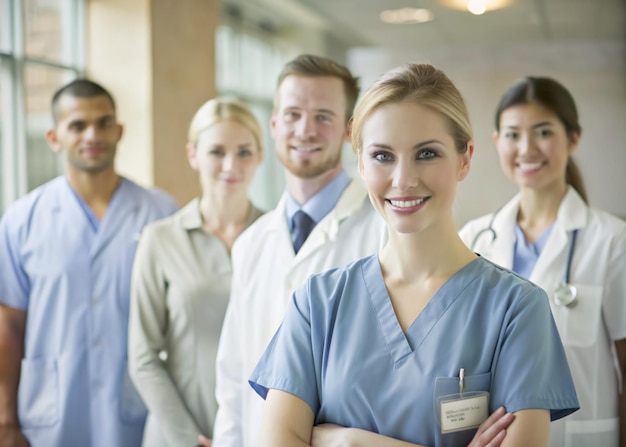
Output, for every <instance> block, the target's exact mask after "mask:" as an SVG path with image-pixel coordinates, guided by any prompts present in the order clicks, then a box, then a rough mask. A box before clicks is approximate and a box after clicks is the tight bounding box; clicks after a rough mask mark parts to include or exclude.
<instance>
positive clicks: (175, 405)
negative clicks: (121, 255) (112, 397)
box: [128, 226, 209, 446]
mask: <svg viewBox="0 0 626 447" xmlns="http://www.w3.org/2000/svg"><path fill="white" fill-rule="evenodd" d="M153 230H154V227H152V226H148V227H146V228H144V231H143V232H142V236H141V239H140V241H139V245H138V247H137V255H136V258H135V262H134V265H133V274H132V283H131V306H130V317H129V318H130V320H129V335H128V363H129V373H130V376H131V378H132V379H133V382H134V385H135V387H136V388H137V391H138V392H139V394H140V395H141V397H142V399H143V401H144V402H145V404H146V406H147V407H148V410H149V411H150V413H152V414H153V415H154V416H156V418H157V419H158V421H159V428H160V430H161V433H162V435H163V437H164V438H165V439H166V441H167V444H168V445H177V446H178V445H180V446H184V445H188V446H193V445H197V443H198V440H197V437H198V434H203V435H205V436H206V435H209V434H208V433H201V431H200V429H199V428H198V426H197V424H196V423H195V421H194V419H193V416H192V415H191V413H190V412H189V410H188V409H187V407H186V405H185V402H184V401H183V399H182V398H181V396H180V394H179V393H178V391H177V389H176V385H175V384H174V383H173V381H172V379H171V376H170V374H169V373H168V371H167V370H166V368H165V366H164V364H163V362H162V361H161V359H160V358H159V352H161V350H162V349H164V348H165V333H166V330H167V318H168V309H167V305H166V296H167V285H166V278H165V275H164V272H162V271H161V268H160V263H159V259H160V256H162V254H161V253H159V250H158V246H159V243H158V238H157V237H156V234H155V232H154V231H153Z"/></svg>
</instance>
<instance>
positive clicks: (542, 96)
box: [496, 76, 589, 204]
mask: <svg viewBox="0 0 626 447" xmlns="http://www.w3.org/2000/svg"><path fill="white" fill-rule="evenodd" d="M532 102H535V103H538V104H541V105H542V106H544V107H546V108H547V109H549V110H551V111H552V112H554V114H555V115H556V116H557V117H558V118H559V120H560V121H561V122H562V123H563V126H565V131H566V132H567V135H568V136H569V137H570V138H572V137H573V136H574V135H580V134H581V132H582V128H581V127H580V123H579V122H578V110H577V108H576V103H575V102H574V98H573V97H572V95H571V94H570V92H569V91H568V90H567V89H566V88H565V87H564V86H563V85H562V84H560V83H559V82H557V81H555V80H554V79H551V78H543V77H531V76H529V77H526V78H523V79H520V80H519V81H517V82H516V83H515V84H514V85H513V86H512V87H511V88H510V89H509V90H508V91H507V92H506V93H505V94H504V95H503V96H502V99H501V100H500V104H499V105H498V109H497V110H496V130H497V131H498V132H499V131H500V115H502V112H504V111H505V110H506V109H508V108H509V107H512V106H516V105H520V104H528V103H532ZM565 181H566V182H567V184H569V185H572V187H573V188H574V189H575V190H576V192H577V193H578V194H579V195H580V196H581V197H582V199H583V200H584V201H585V203H587V204H588V203H589V199H588V196H587V191H586V189H585V183H584V181H583V176H582V174H581V172H580V169H579V168H578V166H577V165H576V163H575V162H574V160H573V159H572V157H571V156H570V157H569V158H568V160H567V167H566V169H565Z"/></svg>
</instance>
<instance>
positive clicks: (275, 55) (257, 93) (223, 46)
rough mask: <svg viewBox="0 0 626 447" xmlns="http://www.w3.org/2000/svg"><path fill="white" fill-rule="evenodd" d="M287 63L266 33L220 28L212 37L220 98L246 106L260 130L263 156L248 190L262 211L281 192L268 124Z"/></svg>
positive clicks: (280, 171) (285, 55)
mask: <svg viewBox="0 0 626 447" xmlns="http://www.w3.org/2000/svg"><path fill="white" fill-rule="evenodd" d="M288 60H289V55H288V51H287V49H286V47H284V46H281V44H280V42H279V41H278V40H277V39H275V38H273V36H272V34H271V33H269V32H266V33H263V32H254V30H252V29H245V30H244V29H243V27H242V26H238V25H234V26H231V25H227V24H226V25H222V26H220V27H219V28H218V30H217V35H216V80H217V90H218V92H219V94H220V95H222V96H234V97H237V98H239V99H241V100H242V101H244V102H245V103H247V104H248V105H249V106H250V108H251V109H252V111H253V113H254V114H255V116H256V118H257V120H258V121H259V124H260V125H261V128H262V129H263V136H264V142H263V146H264V148H265V156H264V157H263V163H262V164H261V166H259V168H258V169H257V172H256V175H255V177H254V180H253V182H252V185H251V187H250V198H251V200H252V201H253V202H254V203H255V205H257V206H258V207H260V208H262V209H264V210H270V209H272V208H274V206H275V205H276V203H277V202H278V199H279V198H280V196H281V194H282V192H283V190H284V185H285V181H284V176H283V167H282V165H281V164H280V162H279V161H278V159H277V158H276V156H275V155H274V149H273V143H272V140H271V139H270V132H269V122H270V117H271V114H272V107H273V105H272V104H273V95H274V87H275V85H276V79H277V77H278V74H279V73H280V71H281V70H282V69H283V65H284V64H285V63H286V62H287V61H288Z"/></svg>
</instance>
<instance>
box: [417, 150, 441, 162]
mask: <svg viewBox="0 0 626 447" xmlns="http://www.w3.org/2000/svg"><path fill="white" fill-rule="evenodd" d="M436 157H437V153H436V152H435V151H433V150H431V149H424V150H423V151H420V152H419V153H418V154H417V158H418V159H421V160H430V159H431V158H436Z"/></svg>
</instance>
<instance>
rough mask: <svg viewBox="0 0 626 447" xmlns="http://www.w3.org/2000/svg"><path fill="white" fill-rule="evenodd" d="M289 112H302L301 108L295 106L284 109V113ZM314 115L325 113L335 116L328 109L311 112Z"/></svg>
mask: <svg viewBox="0 0 626 447" xmlns="http://www.w3.org/2000/svg"><path fill="white" fill-rule="evenodd" d="M291 110H298V111H300V110H303V109H302V107H297V106H291V107H285V109H284V111H285V112H288V111H291ZM313 111H314V112H315V113H327V114H328V115H333V116H337V114H336V113H335V112H333V111H332V110H330V109H314V110H313Z"/></svg>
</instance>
